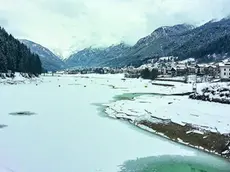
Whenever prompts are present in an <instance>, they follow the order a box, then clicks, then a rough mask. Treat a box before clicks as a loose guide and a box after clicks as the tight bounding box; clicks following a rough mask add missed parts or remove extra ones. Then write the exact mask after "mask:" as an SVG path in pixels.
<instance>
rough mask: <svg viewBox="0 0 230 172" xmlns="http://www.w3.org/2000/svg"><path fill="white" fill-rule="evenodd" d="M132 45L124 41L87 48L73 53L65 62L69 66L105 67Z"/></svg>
mask: <svg viewBox="0 0 230 172" xmlns="http://www.w3.org/2000/svg"><path fill="white" fill-rule="evenodd" d="M129 48H130V47H129V46H128V45H126V44H124V43H121V44H118V45H112V46H110V47H108V48H92V47H90V48H86V49H84V50H82V51H79V52H77V53H75V54H73V55H71V56H70V57H69V58H68V59H67V60H66V61H65V62H66V64H67V66H68V67H103V66H107V62H108V61H110V60H112V59H116V58H119V57H120V56H122V55H123V54H124V53H125V52H126V51H127V50H128V49H129Z"/></svg>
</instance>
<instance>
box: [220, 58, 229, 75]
mask: <svg viewBox="0 0 230 172" xmlns="http://www.w3.org/2000/svg"><path fill="white" fill-rule="evenodd" d="M219 67H220V78H221V79H230V61H228V62H227V63H225V64H220V65H219Z"/></svg>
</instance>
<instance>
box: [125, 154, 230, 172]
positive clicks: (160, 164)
mask: <svg viewBox="0 0 230 172" xmlns="http://www.w3.org/2000/svg"><path fill="white" fill-rule="evenodd" d="M121 172H230V163H229V162H227V161H224V160H222V159H219V158H207V157H206V158H205V157H203V158H202V157H184V156H183V157H182V156H159V157H148V158H141V159H137V160H131V161H127V162H125V163H124V164H123V165H122V166H121Z"/></svg>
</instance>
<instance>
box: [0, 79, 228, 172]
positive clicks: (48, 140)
mask: <svg viewBox="0 0 230 172" xmlns="http://www.w3.org/2000/svg"><path fill="white" fill-rule="evenodd" d="M121 78H122V76H121V75H86V76H84V77H82V76H81V75H73V76H61V77H43V78H41V79H42V80H43V82H42V83H39V84H38V85H36V84H35V83H30V84H27V83H25V84H20V85H8V84H0V98H1V100H2V101H1V112H0V124H5V125H8V127H6V128H2V129H0V137H1V142H0V171H1V172H5V171H6V172H8V171H15V172H31V171H33V172H41V171H42V172H54V171H55V172H63V171H66V172H67V171H68V172H75V171H82V172H92V171H95V172H96V171H101V172H116V171H119V165H121V164H123V162H124V161H126V160H131V159H136V158H140V157H148V156H159V155H182V156H192V157H194V158H195V159H196V158H197V157H204V158H205V159H207V160H208V161H213V162H215V163H217V164H219V163H221V162H222V161H221V160H220V159H218V158H216V157H213V156H210V155H207V154H204V153H202V152H199V151H197V150H194V149H191V148H188V147H185V146H182V145H179V144H176V143H173V142H170V141H168V140H166V139H163V138H159V137H157V136H154V135H152V134H149V133H147V132H144V131H142V130H140V129H137V128H135V127H133V126H131V125H127V124H126V123H122V122H121V121H119V120H112V119H111V118H107V117H105V116H103V115H100V110H99V109H98V107H97V106H95V105H94V104H93V103H107V102H109V101H111V100H112V97H113V96H115V95H118V94H122V93H124V92H134V91H138V92H153V91H157V92H168V93H172V92H177V91H178V90H177V89H176V88H173V89H171V88H170V89H166V88H164V87H163V88H162V87H158V86H153V85H152V84H151V83H149V81H142V80H131V79H130V80H126V81H122V80H121ZM111 85H114V86H115V87H116V88H115V89H114V88H113V87H111ZM146 85H147V86H148V87H147V88H146V87H145V86H146ZM178 88H179V89H180V88H181V89H182V90H186V89H188V88H189V89H190V86H186V85H180V84H179V85H178ZM146 98H148V101H149V102H150V103H146V105H147V106H148V107H150V106H151V107H154V108H155V106H154V104H157V105H159V108H155V109H156V110H157V111H158V112H162V115H163V114H165V115H168V114H169V111H170V110H171V112H172V113H170V114H171V115H175V113H176V109H173V108H170V109H168V110H166V109H165V110H163V109H162V110H161V109H160V107H161V108H163V107H164V106H165V103H164V102H163V98H160V97H158V98H157V99H155V98H154V99H152V98H151V97H148V96H144V97H140V98H139V99H137V100H135V101H134V102H133V104H131V103H130V102H129V103H128V102H127V105H125V106H122V110H125V111H126V110H128V109H127V108H133V107H135V106H136V108H135V110H137V111H142V110H143V106H142V105H140V104H137V101H140V100H143V99H144V100H146ZM171 98H172V99H175V100H173V101H174V103H175V104H173V105H172V107H174V108H177V110H179V115H180V117H181V118H180V119H179V118H175V119H176V121H177V122H181V121H183V120H185V119H186V118H185V117H183V115H185V116H188V115H186V114H188V112H186V111H184V110H185V108H184V107H183V108H181V107H178V106H177V105H178V104H177V102H179V101H185V102H184V103H183V105H185V106H186V107H188V106H189V105H188V104H187V105H186V101H188V100H187V99H178V98H176V97H171ZM156 101H157V102H156ZM164 101H165V102H166V103H167V102H168V101H171V99H168V98H167V99H165V100H164ZM195 102H196V101H194V103H192V102H187V103H192V104H191V106H193V105H194V106H196V105H197V104H198V105H197V106H199V102H197V103H195ZM111 105H114V106H115V107H119V104H117V105H116V104H111ZM130 106H132V107H130ZM206 106H207V107H203V106H202V108H203V109H204V108H205V109H206V108H207V111H208V112H207V113H209V112H210V111H211V108H210V107H212V109H214V111H215V108H216V109H217V105H208V104H207V105H206ZM218 106H219V105H218ZM200 107H201V106H199V108H200ZM199 108H196V107H194V108H193V110H194V112H193V113H198V112H199V114H200V112H201V117H202V116H203V117H205V116H206V118H204V119H205V120H207V115H208V114H203V111H202V110H201V111H200V110H198V109H199ZM208 108H210V109H208ZM151 109H152V108H151ZM180 109H182V110H180ZM219 109H222V110H221V112H224V110H225V109H227V107H225V106H224V105H223V106H221V108H219ZM19 111H31V112H34V113H36V115H33V116H12V115H9V113H11V112H19ZM153 112H154V111H153ZM182 112H183V113H182ZM184 112H186V113H184ZM216 112H217V111H216ZM211 114H213V113H211ZM218 115H219V116H221V117H225V116H224V114H222V113H218ZM163 116H164V115H163ZM169 117H171V116H169ZM169 117H166V116H165V118H169ZM172 117H174V116H172ZM172 119H174V118H172ZM189 119H192V120H195V121H197V119H196V118H195V117H194V118H193V117H190V118H189ZM202 119H203V118H202ZM227 120H228V119H225V121H224V119H223V118H221V123H222V125H225V124H226V121H227ZM208 121H211V117H210V116H208ZM214 124H216V123H214ZM218 129H221V128H218ZM223 130H224V128H223Z"/></svg>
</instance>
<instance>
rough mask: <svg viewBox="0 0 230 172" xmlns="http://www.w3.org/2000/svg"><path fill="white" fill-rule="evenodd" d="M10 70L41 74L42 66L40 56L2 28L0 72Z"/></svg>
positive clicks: (0, 30) (0, 35)
mask: <svg viewBox="0 0 230 172" xmlns="http://www.w3.org/2000/svg"><path fill="white" fill-rule="evenodd" d="M8 70H11V71H12V72H25V73H31V74H40V73H41V72H42V66H41V61H40V58H39V56H38V55H36V54H33V53H31V52H30V50H29V49H28V48H27V47H26V46H25V45H24V44H22V43H20V42H19V41H18V40H17V39H15V38H14V37H13V36H12V35H11V34H10V35H9V34H8V33H7V32H6V31H5V29H4V28H1V27H0V72H7V71H8Z"/></svg>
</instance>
